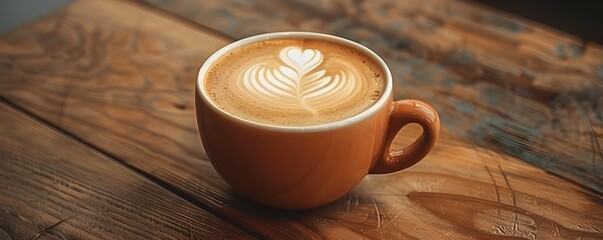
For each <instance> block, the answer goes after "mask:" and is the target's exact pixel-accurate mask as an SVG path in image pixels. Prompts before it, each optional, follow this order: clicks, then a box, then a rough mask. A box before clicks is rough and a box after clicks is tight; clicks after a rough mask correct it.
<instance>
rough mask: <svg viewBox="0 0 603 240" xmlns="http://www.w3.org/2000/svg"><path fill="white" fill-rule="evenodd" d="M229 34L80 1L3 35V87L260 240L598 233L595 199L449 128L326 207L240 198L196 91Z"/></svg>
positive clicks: (600, 220)
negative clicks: (289, 208) (204, 141)
mask: <svg viewBox="0 0 603 240" xmlns="http://www.w3.org/2000/svg"><path fill="white" fill-rule="evenodd" d="M224 3H225V4H228V3H229V2H228V1H224ZM275 4H277V3H275ZM193 6H194V5H193ZM191 11H192V10H191ZM247 14H255V12H253V11H250V12H247ZM250 23H251V22H250ZM267 23H269V22H267ZM218 24H221V22H220V21H218V20H216V26H218ZM275 24H277V25H278V23H275ZM250 26H253V25H250ZM233 40H234V38H229V37H228V36H227V35H226V36H225V35H223V34H219V33H216V32H214V31H210V30H208V29H207V28H206V27H203V26H197V25H195V24H192V23H190V22H189V21H185V20H182V19H179V18H178V17H173V16H171V15H169V14H167V13H165V12H161V11H157V10H155V9H153V8H151V7H149V6H147V5H141V4H139V3H135V2H117V1H80V2H77V3H75V4H72V5H70V6H69V7H68V8H65V9H63V10H62V11H59V12H56V13H54V14H52V15H50V16H47V17H45V18H43V19H40V20H39V21H36V22H34V23H31V24H29V25H27V26H25V27H23V28H20V29H17V30H15V31H13V32H10V33H9V34H7V35H5V36H2V37H0V96H2V97H4V98H5V99H7V101H9V102H10V104H14V105H16V106H19V107H21V108H24V109H26V110H27V111H29V112H31V113H32V114H34V115H36V116H38V117H40V118H42V119H44V120H45V121H48V122H49V123H52V124H54V125H56V126H57V127H59V128H62V129H63V130H65V131H67V132H69V133H70V134H72V135H74V136H77V137H78V138H79V139H81V140H82V141H83V142H85V143H86V144H88V145H90V146H92V147H94V148H97V149H99V150H102V151H103V152H105V153H108V154H110V155H111V157H113V158H115V159H117V160H118V162H121V163H122V164H123V165H127V166H128V167H129V168H131V169H135V170H136V171H138V172H140V173H142V174H143V175H144V176H145V177H147V178H148V179H150V180H151V181H153V182H155V183H157V184H159V185H161V186H162V187H164V189H166V190H169V191H171V192H173V193H174V194H176V195H178V196H180V197H181V198H183V199H186V200H188V201H189V202H191V203H192V204H194V205H196V206H197V207H199V208H203V209H206V210H207V211H209V212H211V213H213V214H214V215H216V216H218V217H220V218H222V219H224V220H225V221H228V222H230V223H232V224H233V225H235V226H238V227H239V228H241V229H242V230H243V231H245V232H247V233H249V234H252V235H253V236H256V237H265V238H277V239H302V238H304V239H315V238H336V239H337V238H338V239H355V238H361V237H365V238H373V239H393V238H404V239H412V238H418V239H443V238H446V239H467V238H505V239H506V238H508V237H517V238H528V239H530V238H532V239H533V238H536V237H541V238H548V239H567V238H578V237H581V238H583V239H588V238H590V239H597V238H602V237H603V234H602V233H601V231H603V229H602V228H601V226H603V217H602V216H603V207H602V197H601V196H600V195H599V194H597V193H595V192H593V191H590V190H587V189H585V188H583V187H581V186H580V185H576V184H573V183H571V182H568V181H565V180H563V179H561V178H559V177H557V176H554V175H551V174H549V173H547V172H545V171H543V170H541V169H539V168H536V167H534V166H531V165H529V164H526V163H525V162H522V161H520V160H518V158H516V157H514V156H512V155H509V154H507V153H505V152H503V151H501V150H500V149H496V148H490V147H489V145H485V144H484V145H478V144H475V143H474V142H468V141H466V139H467V137H466V136H464V135H463V134H459V132H458V130H456V129H454V128H452V127H450V126H449V125H448V126H445V127H444V129H443V133H442V137H441V141H440V142H439V144H438V145H437V147H436V148H435V149H434V151H433V153H432V154H430V155H429V156H428V157H427V158H426V159H425V160H424V161H422V162H421V163H419V164H417V165H415V166H413V167H412V168H410V169H408V170H407V171H403V172H399V173H396V174H390V175H379V176H377V175H372V176H367V178H366V179H365V180H364V181H362V182H361V183H360V184H359V186H358V187H356V188H355V189H354V190H353V191H352V192H350V193H349V194H347V195H346V196H345V197H343V198H341V199H339V200H337V201H336V202H334V203H332V204H329V205H327V206H324V207H321V208H317V209H313V210H309V211H300V212H281V211H276V210H271V209H266V208H262V207H260V206H257V205H254V204H252V203H249V202H247V201H245V200H243V199H240V198H239V197H237V196H235V195H234V194H233V193H232V192H231V190H230V189H229V187H228V186H227V185H226V184H225V183H224V182H223V181H222V180H221V179H220V178H219V176H218V175H217V173H216V172H215V171H214V170H213V169H212V168H211V165H210V164H209V162H208V161H207V157H206V155H205V153H204V152H203V150H202V146H201V144H200V142H199V139H198V136H197V132H196V129H195V127H194V125H195V120H194V112H193V95H192V94H193V87H194V82H195V77H196V71H197V68H198V67H199V66H200V64H201V63H202V61H203V60H204V59H205V58H207V57H208V56H209V54H211V53H212V51H214V50H216V49H217V48H219V47H221V46H223V45H225V44H227V43H229V42H231V41H233ZM381 51H383V49H382V50H381ZM399 54H409V56H408V57H410V54H411V53H409V52H406V53H405V51H399ZM434 64H435V63H434ZM408 71H410V70H408ZM398 81H400V80H398ZM424 88H425V89H427V87H426V86H424ZM397 91H398V92H397V94H398V96H402V95H401V94H402V93H404V91H406V90H404V89H403V88H398V89H397ZM495 93H496V92H495V91H493V93H492V94H495ZM404 96H406V95H404ZM446 97H447V96H446ZM466 97H467V98H471V97H472V95H467V96H466ZM418 131H419V130H418V129H417V128H412V127H410V128H408V129H405V130H404V134H403V135H402V136H401V137H400V138H398V139H397V140H396V144H397V145H404V144H405V143H408V142H409V141H410V140H412V137H414V136H416V135H417V134H418ZM186 216H188V215H187V214H184V215H183V217H186Z"/></svg>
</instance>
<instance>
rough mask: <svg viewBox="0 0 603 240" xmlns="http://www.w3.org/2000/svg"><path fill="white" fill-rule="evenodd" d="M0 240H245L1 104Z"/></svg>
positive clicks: (229, 227)
mask: <svg viewBox="0 0 603 240" xmlns="http://www.w3.org/2000/svg"><path fill="white" fill-rule="evenodd" d="M0 169H1V170H0V237H1V238H2V239H6V238H8V239H38V238H40V239H45V238H47V239H64V238H68V239H124V238H138V239H158V238H160V239H166V238H177V239H185V238H186V239H194V238H201V239H219V238H228V239H230V238H238V239H241V238H250V237H251V236H249V235H247V234H245V233H243V232H242V231H241V230H239V229H237V228H235V227H234V226H232V225H230V224H229V223H227V222H225V221H223V220H221V219H219V218H217V217H215V216H213V215H211V214H209V213H208V212H206V211H204V210H201V209H199V208H197V207H196V206H194V205H192V204H191V203H189V202H186V201H184V200H183V199H180V198H178V197H177V196H175V195H174V194H172V193H170V192H168V191H166V190H164V189H162V188H160V187H159V186H157V185H155V184H153V183H152V182H150V181H149V180H147V179H145V178H143V177H141V176H139V175H137V174H135V173H133V172H131V171H129V170H128V169H126V168H125V167H123V166H121V165H119V164H117V163H115V162H114V161H112V160H111V159H108V158H107V157H106V156H104V155H103V154H101V153H99V152H97V151H95V150H93V149H91V148H89V147H87V146H85V145H83V144H81V143H80V142H78V141H75V140H74V139H72V138H70V137H68V136H66V135H64V134H61V133H60V132H57V131H55V130H54V129H52V128H49V127H48V126H45V125H44V124H41V123H40V122H38V121H36V120H35V119H32V118H30V117H28V116H27V115H24V114H23V113H22V112H19V111H17V110H15V109H12V108H11V107H10V106H7V105H6V104H5V103H4V102H0Z"/></svg>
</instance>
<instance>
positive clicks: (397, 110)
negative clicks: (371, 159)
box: [370, 99, 440, 174]
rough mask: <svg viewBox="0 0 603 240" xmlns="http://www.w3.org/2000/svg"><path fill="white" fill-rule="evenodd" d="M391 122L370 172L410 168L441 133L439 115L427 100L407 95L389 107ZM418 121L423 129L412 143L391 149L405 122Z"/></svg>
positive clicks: (419, 159)
mask: <svg viewBox="0 0 603 240" xmlns="http://www.w3.org/2000/svg"><path fill="white" fill-rule="evenodd" d="M389 118H390V119H389V125H388V127H387V133H386V136H385V142H384V146H383V150H382V152H381V154H380V157H379V158H378V159H377V162H376V163H375V166H373V168H372V169H371V171H370V173H371V174H383V173H391V172H396V171H400V170H402V169H405V168H408V167H410V166H412V165H414V164H416V163H418V162H419V161H421V159H423V158H424V157H425V156H427V154H428V153H429V152H430V151H431V149H433V147H434V146H435V144H436V141H437V140H438V136H439V134H440V117H439V116H438V113H437V112H436V110H435V109H434V108H433V107H432V106H431V105H429V104H428V103H426V102H423V101H419V100H414V99H404V100H398V101H395V102H394V103H393V104H392V106H391V108H390V111H389ZM410 123H417V124H419V125H420V126H421V127H422V128H423V133H422V134H421V136H419V138H417V140H415V141H414V142H413V143H412V144H410V145H408V146H407V147H405V148H404V149H402V150H392V149H391V144H392V142H393V140H394V137H396V134H398V132H399V131H400V129H402V128H403V127H404V126H406V125H408V124H410Z"/></svg>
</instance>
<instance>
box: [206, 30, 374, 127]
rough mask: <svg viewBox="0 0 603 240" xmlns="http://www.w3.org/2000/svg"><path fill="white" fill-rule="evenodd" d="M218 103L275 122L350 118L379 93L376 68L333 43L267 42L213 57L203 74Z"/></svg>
mask: <svg viewBox="0 0 603 240" xmlns="http://www.w3.org/2000/svg"><path fill="white" fill-rule="evenodd" d="M205 87H206V90H207V92H208V93H209V96H210V98H211V99H212V100H213V101H214V102H216V104H217V105H218V107H220V108H222V109H223V110H225V111H227V112H230V113H232V114H234V115H238V116H240V117H243V118H246V119H249V120H252V121H256V122H261V123H268V124H277V125H298V126H299V125H302V126H305V125H316V124H324V123H328V122H334V121H337V120H341V119H344V118H347V117H351V116H353V115H355V114H357V113H359V112H361V111H362V110H364V109H366V108H368V107H369V106H370V105H371V104H372V103H373V102H374V101H375V99H376V98H378V97H379V96H380V94H381V91H382V88H383V74H382V72H381V70H380V68H379V67H378V66H377V64H376V63H374V62H373V61H372V60H370V59H369V58H368V57H367V56H365V55H364V54H362V53H360V52H358V51H357V50H354V49H351V48H348V47H345V46H340V45H338V44H335V43H330V42H325V41H318V40H307V39H290V40H267V41H265V42H261V43H255V44H251V45H249V46H243V47H241V48H239V49H237V50H234V51H233V52H231V53H229V54H227V55H226V56H223V57H222V58H221V59H219V60H218V61H217V62H216V63H215V64H214V66H213V67H212V68H211V69H210V71H209V72H208V74H207V75H206V84H205Z"/></svg>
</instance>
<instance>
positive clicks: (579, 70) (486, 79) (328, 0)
mask: <svg viewBox="0 0 603 240" xmlns="http://www.w3.org/2000/svg"><path fill="white" fill-rule="evenodd" d="M145 1H146V2H149V3H151V4H153V5H155V6H159V7H161V8H164V9H166V10H168V11H171V12H173V13H175V14H177V15H181V16H183V17H186V18H188V19H190V20H192V21H195V22H198V23H200V24H202V25H205V26H208V27H210V28H213V29H214V30H216V31H219V32H221V33H223V34H226V35H228V36H232V37H234V38H241V37H245V36H249V35H254V34H258V33H263V32H272V31H288V30H305V31H318V32H326V33H331V34H335V35H339V36H343V37H346V38H349V39H352V40H355V41H358V42H360V43H362V44H365V45H366V46H368V47H369V48H371V49H374V50H375V51H376V52H377V53H378V54H379V55H381V56H382V57H384V58H385V60H386V62H387V63H388V65H389V66H390V68H391V70H392V73H393V76H394V79H395V81H396V84H397V87H396V97H397V98H407V97H413V98H420V99H424V100H427V101H429V102H431V103H433V104H434V105H435V106H436V108H437V109H438V110H439V111H440V113H441V114H440V115H441V116H442V121H443V123H444V125H445V126H447V127H448V128H449V129H450V130H451V131H453V132H455V133H456V134H459V135H461V136H463V137H465V138H466V139H469V140H471V141H472V142H473V143H474V144H478V145H480V146H484V147H486V148H492V149H497V150H500V151H503V152H506V153H508V154H511V155H513V156H515V157H517V158H519V159H522V160H525V161H528V162H530V163H532V164H534V165H537V166H539V167H542V168H544V169H547V170H549V171H551V172H554V173H556V174H558V175H561V176H563V177H565V178H568V179H571V180H573V181H576V182H579V183H581V184H584V185H586V186H588V187H589V188H591V189H594V190H596V191H598V192H600V193H601V192H603V150H602V148H603V47H601V46H598V45H596V44H593V43H587V42H584V41H583V40H581V39H578V38H575V37H572V36H569V35H567V34H563V33H559V32H556V31H554V30H552V29H549V28H546V27H543V26H540V25H537V24H535V23H531V22H528V21H525V20H521V19H518V18H514V17H509V16H505V14H501V13H497V12H495V11H492V10H487V9H485V8H484V7H477V6H473V5H470V4H468V3H463V2H457V1H452V0H428V1H423V0H404V1H398V0H376V1H372V0H371V1H362V0H361V1H356V0H322V1H303V0H287V1H263V0H249V1H238V0H225V1H195V0H176V1H163V0H145Z"/></svg>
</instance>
